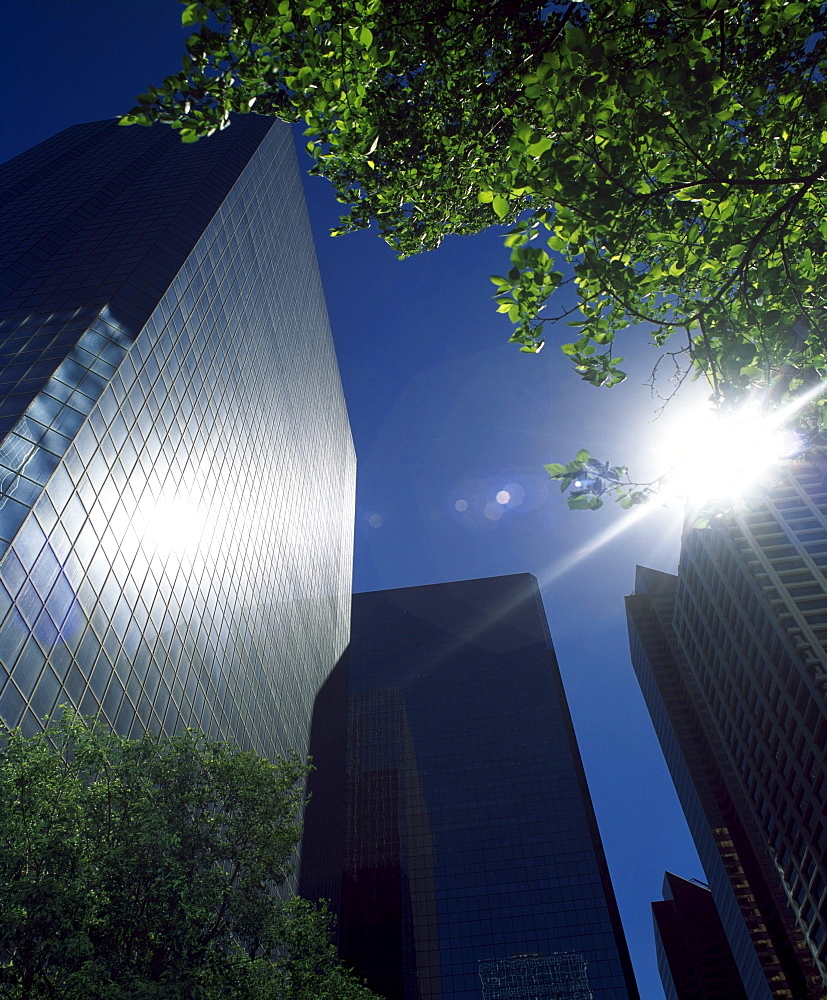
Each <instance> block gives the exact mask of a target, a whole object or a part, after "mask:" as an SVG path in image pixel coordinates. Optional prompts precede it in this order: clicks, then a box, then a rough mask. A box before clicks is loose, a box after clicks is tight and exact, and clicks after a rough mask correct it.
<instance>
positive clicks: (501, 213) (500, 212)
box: [494, 194, 508, 219]
mask: <svg viewBox="0 0 827 1000" xmlns="http://www.w3.org/2000/svg"><path fill="white" fill-rule="evenodd" d="M494 211H495V212H496V214H497V216H498V217H499V218H500V219H504V218H505V216H506V215H508V201H507V199H505V198H503V196H502V195H501V194H497V195H495V196H494Z"/></svg>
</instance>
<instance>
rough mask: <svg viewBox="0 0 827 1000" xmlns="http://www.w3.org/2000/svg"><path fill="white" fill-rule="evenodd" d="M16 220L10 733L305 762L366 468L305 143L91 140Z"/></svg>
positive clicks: (47, 163) (35, 189) (36, 163)
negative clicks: (185, 734) (315, 239)
mask: <svg viewBox="0 0 827 1000" xmlns="http://www.w3.org/2000/svg"><path fill="white" fill-rule="evenodd" d="M0 206H2V209H1V210H0V232H2V234H3V240H4V245H3V248H2V253H3V257H2V260H0V290H2V293H3V303H2V307H0V350H1V351H2V354H0V358H1V360H0V432H1V433H2V439H1V440H2V443H0V490H2V495H1V496H0V714H1V715H2V717H3V719H4V720H5V721H6V722H7V723H10V724H16V723H18V722H22V724H23V725H24V726H25V727H26V728H29V729H31V728H32V727H34V726H37V725H38V724H39V720H40V719H42V717H43V716H44V715H46V714H48V713H50V712H52V711H54V709H55V707H56V706H57V705H59V704H61V703H63V702H67V703H70V704H72V705H74V706H76V707H78V708H79V709H80V710H81V711H83V712H84V713H90V714H96V713H101V714H102V715H103V717H104V718H106V719H107V720H108V721H109V722H110V723H111V724H112V725H114V726H115V727H116V728H117V729H119V730H120V731H122V732H126V733H129V732H132V731H140V730H143V729H144V728H147V727H148V728H152V729H155V730H162V731H166V732H170V731H174V730H175V729H177V728H178V727H179V726H181V725H184V724H188V725H197V726H200V727H202V728H203V729H205V730H207V731H208V732H210V733H212V734H214V735H220V736H223V737H235V738H236V739H238V740H239V741H240V742H241V743H242V744H243V745H245V746H250V747H253V748H255V749H256V750H257V751H259V752H262V753H272V752H274V751H278V750H284V749H287V748H288V747H295V748H297V749H298V750H300V751H302V750H303V749H304V747H305V745H306V736H307V725H308V721H309V717H310V709H311V705H312V700H313V696H314V694H315V692H316V690H317V688H318V686H319V684H320V683H321V681H322V680H323V678H324V677H325V676H326V674H327V673H329V671H330V669H331V668H332V665H333V664H334V663H335V662H336V660H337V659H338V657H339V656H340V654H341V652H342V650H343V649H344V648H345V646H346V644H347V635H348V628H349V622H348V608H349V590H350V571H351V549H352V515H353V502H354V457H353V447H352V442H351V438H350V431H349V426H348V420H347V414H346V410H345V406H344V401H343V397H342V391H341V385H340V381H339V375H338V369H337V365H336V358H335V354H334V350H333V345H332V341H331V337H330V330H329V327H328V323H327V315H326V310H325V305H324V300H323V296H322V291H321V285H320V282H319V276H318V271H317V266H316V262H315V257H314V252H313V246H312V241H311V236H310V232H309V226H308V222H307V218H306V213H305V208H304V201H303V197H302V191H301V184H300V180H299V175H298V170H297V166H296V163H295V156H294V152H293V147H292V140H291V134H290V130H289V128H288V127H287V126H285V125H282V124H278V123H275V124H274V123H273V122H271V121H269V120H267V119H264V118H259V117H257V116H254V115H250V116H245V117H244V118H243V119H242V120H239V121H236V122H234V124H233V126H232V128H231V129H229V130H228V131H226V132H223V133H220V134H217V135H215V136H213V137H211V138H210V139H209V140H205V141H203V142H200V143H198V144H197V145H194V146H186V145H182V144H181V142H180V140H179V138H178V137H177V135H176V134H175V133H173V132H172V131H170V130H168V129H164V128H151V129H142V128H119V127H118V126H117V125H116V124H115V123H114V122H98V123H93V124H89V125H79V126H76V127H74V128H70V129H67V130H66V131H65V132H62V133H60V134H59V135H57V136H55V137H54V138H53V139H50V140H49V141H47V142H45V143H43V144H41V145H40V146H37V147H35V148H34V149H32V150H30V151H29V152H27V153H24V154H23V155H21V156H19V157H17V158H16V159H15V160H12V161H10V162H9V163H7V164H5V165H4V166H3V167H2V168H1V169H0Z"/></svg>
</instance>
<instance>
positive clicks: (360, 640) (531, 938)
mask: <svg viewBox="0 0 827 1000" xmlns="http://www.w3.org/2000/svg"><path fill="white" fill-rule="evenodd" d="M353 602H354V603H353V618H352V627H351V635H352V639H351V649H350V663H349V691H350V698H349V718H350V731H349V742H348V753H347V759H348V767H349V774H348V775H347V779H348V781H349V787H350V788H351V789H352V791H351V795H350V797H349V802H348V816H349V821H348V823H347V824H346V825H345V845H344V848H343V850H342V852H341V853H340V855H339V856H340V857H341V858H342V859H343V860H342V865H341V869H342V871H343V872H344V874H345V877H347V869H348V865H349V864H352V859H353V857H354V855H356V854H358V857H359V859H360V860H359V864H360V866H361V869H360V870H361V871H364V870H365V869H366V868H370V867H371V866H372V867H373V869H374V871H375V872H376V877H377V879H378V878H379V876H380V875H382V876H383V877H385V876H387V878H388V883H387V884H389V885H390V884H393V885H395V887H396V888H395V889H394V890H393V891H394V892H395V894H396V897H397V898H399V899H400V900H402V899H403V897H404V898H405V899H409V900H410V903H409V904H406V905H408V912H409V914H410V918H411V919H412V921H413V933H411V934H408V935H406V934H405V926H404V922H403V924H402V928H401V929H402V933H400V934H397V936H396V938H395V945H394V946H395V949H396V953H397V955H398V956H399V957H398V969H399V974H398V976H397V979H396V980H395V982H391V983H390V984H389V986H388V985H385V990H384V995H385V996H387V997H388V998H389V1000H413V998H414V997H416V998H418V1000H419V998H421V1000H436V998H440V1000H472V998H473V1000H479V997H480V991H481V981H480V968H481V966H480V963H481V962H482V963H485V962H491V961H503V960H507V959H509V958H510V957H512V956H514V955H515V954H525V953H540V954H543V955H546V956H548V955H551V954H556V953H561V952H568V953H576V954H578V955H580V956H582V957H583V960H584V961H585V962H586V963H587V968H588V983H589V988H590V989H591V991H592V992H593V993H594V995H595V997H600V998H601V1000H628V998H631V997H636V996H637V991H636V988H635V985H634V979H633V976H632V972H631V967H630V964H629V960H628V954H627V952H626V946H625V941H624V939H623V933H622V930H621V928H620V923H619V918H618V914H617V908H616V905H615V902H614V897H613V894H612V889H611V884H610V881H609V877H608V872H607V869H606V863H605V858H604V856H603V852H602V848H601V845H600V840H599V835H598V833H597V828H596V824H595V820H594V814H593V812H592V809H591V803H590V800H589V796H588V790H587V788H586V784H585V777H584V774H583V770H582V765H581V763H580V759H579V754H578V751H577V746H576V743H575V740H574V734H573V731H572V726H571V720H570V717H569V714H568V709H567V706H566V701H565V695H564V693H563V689H562V684H561V681H560V676H559V672H558V670H557V665H556V662H555V660H554V654H553V652H552V648H551V642H550V639H549V636H548V629H547V625H546V622H545V614H544V612H543V609H542V605H541V603H540V600H539V594H538V591H537V586H536V582H535V581H534V580H533V578H531V577H529V576H514V577H500V578H494V579H489V580H471V581H466V582H463V583H457V584H441V585H435V586H430V587H417V588H411V589H406V590H398V591H387V592H382V593H375V594H356V595H354V598H353ZM342 710H343V707H342V703H341V702H340V703H339V706H338V711H340V712H341V711H342ZM322 721H323V720H318V722H319V729H320V730H321V729H322V728H324V727H323V726H322ZM316 724H317V720H315V719H314V732H315V731H316ZM311 749H312V744H311ZM320 761H321V758H320ZM319 766H320V767H321V763H320V765H319ZM314 777H316V779H317V781H318V784H317V785H316V787H317V788H318V799H319V801H322V800H323V797H324V794H325V793H324V791H323V790H324V789H325V788H326V787H328V783H329V782H332V781H335V780H337V777H336V775H335V772H334V773H333V774H332V776H331V778H329V779H326V778H325V774H324V773H322V774H318V773H317V775H316V776H314ZM319 825H326V826H335V820H334V819H333V818H332V817H331V816H329V815H328V814H327V812H326V810H325V807H322V808H321V810H320V812H319V813H318V814H314V812H313V802H311V804H310V806H309V807H308V812H307V818H306V833H307V835H308V836H306V838H305V842H304V844H303V864H304V862H305V861H307V862H308V864H310V865H313V867H314V869H315V868H316V865H317V860H316V859H314V858H312V857H309V854H311V853H312V846H311V845H312V843H313V842H314V841H315V840H316V835H315V828H316V827H317V826H319ZM327 849H328V850H329V847H328V848H327ZM371 855H372V856H371ZM391 867H392V868H393V870H392V871H391V870H390V869H391ZM303 871H304V869H303ZM314 877H315V871H314ZM394 880H395V881H394ZM300 885H301V886H302V888H303V889H304V890H305V891H308V892H310V893H312V888H310V887H309V886H308V882H307V880H305V879H304V875H302V882H300ZM352 898H353V897H352V896H350V897H349V896H348V894H347V893H346V892H345V891H344V889H343V890H342V898H341V902H340V928H341V930H340V933H341V938H342V951H343V957H344V960H345V962H346V963H347V964H352V965H354V966H355V967H356V969H357V971H359V972H361V973H362V974H363V975H365V976H367V978H368V981H369V982H372V981H373V971H374V970H373V969H372V968H371V966H370V962H369V961H367V960H366V957H367V958H369V957H370V950H371V940H370V932H369V931H368V930H367V929H366V926H365V923H364V919H363V916H362V914H363V912H364V907H362V908H361V909H359V908H357V907H355V906H352V905H351V902H350V901H351V900H352ZM428 925H430V926H428ZM417 935H419V937H418V936H417ZM420 940H422V941H425V942H427V946H426V947H423V946H422V945H421V944H420ZM412 970H414V971H415V976H414V975H412ZM412 979H415V981H413V982H412Z"/></svg>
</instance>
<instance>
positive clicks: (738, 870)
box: [627, 463, 827, 1000]
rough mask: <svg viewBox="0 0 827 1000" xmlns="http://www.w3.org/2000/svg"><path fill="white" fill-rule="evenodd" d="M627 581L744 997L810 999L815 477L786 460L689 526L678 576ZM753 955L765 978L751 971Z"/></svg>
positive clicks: (825, 712)
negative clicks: (769, 480) (759, 493)
mask: <svg viewBox="0 0 827 1000" xmlns="http://www.w3.org/2000/svg"><path fill="white" fill-rule="evenodd" d="M635 589H636V594H635V596H633V597H630V598H629V599H628V603H627V612H628V617H629V625H630V640H631V648H632V662H633V664H634V666H635V670H636V672H637V674H638V677H639V679H640V683H641V688H642V690H643V693H644V697H645V698H646V701H647V704H648V706H649V710H650V713H651V714H652V718H653V721H654V723H655V728H656V730H657V732H658V735H659V737H660V740H661V744H662V746H663V748H664V754H665V756H666V759H667V763H668V764H669V766H670V769H671V770H672V774H673V778H674V779H675V785H676V788H677V790H678V794H679V796H680V798H681V800H682V802H683V806H684V810H685V812H686V814H687V819H688V821H689V827H690V830H691V831H692V833H693V836H694V838H695V841H696V845H697V847H698V853H699V854H700V856H701V860H702V861H703V863H704V866H705V869H706V872H707V878H708V879H709V882H710V888H711V889H712V892H713V895H714V896H715V900H716V904H717V905H718V908H719V912H720V913H721V918H722V920H723V923H724V927H725V929H726V931H727V934H728V936H729V937H730V942H731V944H732V949H733V953H734V954H735V957H736V960H737V961H738V963H739V967H740V968H741V971H742V975H743V978H744V981H745V984H746V985H747V989H748V993H749V995H750V997H753V996H755V997H758V996H764V997H766V996H767V995H770V996H773V997H779V998H782V997H783V998H787V997H795V998H798V997H801V998H819V1000H820V998H822V997H823V996H824V995H825V987H827V896H826V895H825V893H827V818H826V817H825V811H824V801H825V794H827V701H825V697H824V694H825V682H827V487H825V482H824V476H823V474H822V472H821V471H820V470H819V469H817V468H816V467H814V466H812V465H808V464H803V463H801V464H798V465H791V466H790V467H789V468H788V469H787V470H786V471H785V472H784V473H783V474H782V476H781V477H780V480H779V482H778V483H777V484H776V485H775V486H773V487H772V488H771V489H769V490H767V492H766V494H765V496H764V497H763V498H761V499H760V500H756V501H755V502H754V503H752V504H751V505H750V506H749V507H745V508H744V509H742V510H740V511H738V512H735V513H733V514H731V515H729V516H727V517H726V519H724V520H722V522H721V523H720V525H718V526H716V527H713V528H704V529H691V530H689V531H688V532H687V533H686V534H685V536H684V540H683V546H682V551H681V562H680V568H679V572H678V576H677V578H675V577H670V576H669V575H668V574H658V573H654V572H653V571H651V570H640V569H639V570H638V577H637V581H636V588H635ZM733 902H735V903H737V907H736V906H733V905H732V904H733ZM739 911H740V914H739ZM739 915H740V920H739ZM745 929H746V930H745ZM748 940H749V941H751V946H748V944H747V941H748ZM756 958H757V959H758V960H759V962H760V966H761V967H762V968H763V975H764V984H762V983H761V982H760V980H759V979H758V978H757V977H756V976H755V975H754V972H755V963H756Z"/></svg>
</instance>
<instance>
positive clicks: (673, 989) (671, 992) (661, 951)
mask: <svg viewBox="0 0 827 1000" xmlns="http://www.w3.org/2000/svg"><path fill="white" fill-rule="evenodd" d="M652 919H653V922H654V928H655V951H656V952H657V956H658V969H659V971H660V977H661V981H662V982H663V991H664V993H665V994H666V1000H748V997H747V994H746V991H745V990H744V985H743V983H742V981H741V976H740V975H739V973H738V967H737V966H736V964H735V959H734V958H733V957H732V949H731V948H730V946H729V942H728V941H727V937H726V934H725V933H724V928H723V924H722V923H721V918H720V917H719V915H718V911H717V910H716V909H715V902H714V900H713V899H712V893H711V892H710V891H709V889H708V888H707V887H706V886H703V885H698V884H697V883H695V882H688V881H687V880H686V879H682V878H679V877H678V876H677V875H673V874H672V873H671V872H666V873H665V875H664V879H663V899H661V900H658V901H657V902H654V903H652Z"/></svg>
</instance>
